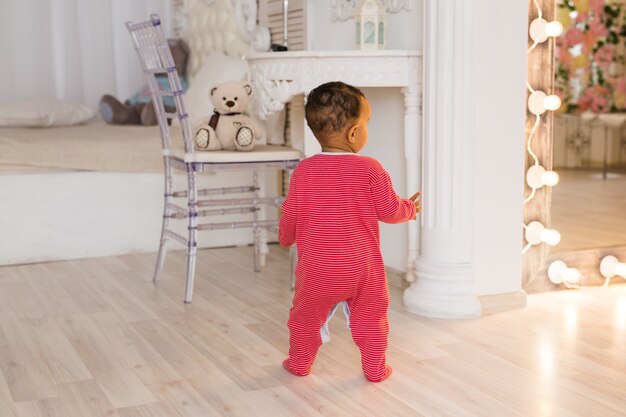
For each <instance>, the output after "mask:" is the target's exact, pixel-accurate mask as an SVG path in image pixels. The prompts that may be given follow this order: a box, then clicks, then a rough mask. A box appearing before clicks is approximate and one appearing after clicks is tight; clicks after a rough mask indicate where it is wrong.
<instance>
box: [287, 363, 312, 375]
mask: <svg viewBox="0 0 626 417" xmlns="http://www.w3.org/2000/svg"><path fill="white" fill-rule="evenodd" d="M283 368H285V369H286V370H287V372H289V373H290V374H293V375H295V376H307V375H308V374H310V373H311V370H310V369H309V370H308V371H307V372H306V373H298V372H296V371H295V370H294V369H292V368H291V366H289V359H285V360H284V361H283Z"/></svg>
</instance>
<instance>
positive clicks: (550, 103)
mask: <svg viewBox="0 0 626 417" xmlns="http://www.w3.org/2000/svg"><path fill="white" fill-rule="evenodd" d="M543 106H544V107H545V108H546V110H552V111H554V110H558V109H559V107H561V98H560V97H559V96H557V95H556V94H552V95H550V96H548V97H546V98H545V99H544V100H543Z"/></svg>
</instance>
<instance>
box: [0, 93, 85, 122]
mask: <svg viewBox="0 0 626 417" xmlns="http://www.w3.org/2000/svg"><path fill="white" fill-rule="evenodd" d="M95 114H96V111H95V109H92V108H91V107H89V106H87V105H84V104H80V103H72V102H69V101H66V100H59V99H53V98H32V99H27V100H20V101H15V102H11V103H5V104H3V105H0V126H2V127H47V126H71V125H77V124H81V123H84V122H86V121H87V120H89V119H91V118H93V117H94V115H95Z"/></svg>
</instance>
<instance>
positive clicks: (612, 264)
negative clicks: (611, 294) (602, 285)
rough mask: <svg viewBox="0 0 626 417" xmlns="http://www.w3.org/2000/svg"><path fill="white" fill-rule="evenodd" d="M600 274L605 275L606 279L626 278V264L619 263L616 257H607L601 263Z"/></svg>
mask: <svg viewBox="0 0 626 417" xmlns="http://www.w3.org/2000/svg"><path fill="white" fill-rule="evenodd" d="M600 273H601V274H602V275H604V277H605V278H612V277H615V276H620V277H622V278H626V264H625V263H624V262H620V261H618V260H617V258H616V257H615V256H612V255H609V256H605V257H604V258H602V261H601V262H600Z"/></svg>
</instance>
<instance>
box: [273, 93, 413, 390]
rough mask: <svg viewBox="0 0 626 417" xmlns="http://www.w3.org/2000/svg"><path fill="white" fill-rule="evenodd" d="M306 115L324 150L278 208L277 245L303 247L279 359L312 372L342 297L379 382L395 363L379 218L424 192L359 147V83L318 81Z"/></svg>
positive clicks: (395, 219)
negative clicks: (397, 184)
mask: <svg viewBox="0 0 626 417" xmlns="http://www.w3.org/2000/svg"><path fill="white" fill-rule="evenodd" d="M305 113H306V120H307V123H308V125H309V128H310V129H311V130H312V131H313V134H314V135H315V137H316V138H317V140H318V141H319V143H320V145H321V146H322V152H321V153H319V154H317V155H314V156H312V157H310V158H306V159H304V160H303V161H302V162H301V163H300V164H299V165H298V167H297V168H296V169H295V171H294V172H293V175H292V178H291V183H290V186H289V194H288V196H287V199H286V200H285V202H284V204H283V207H282V209H283V213H282V217H281V220H280V229H279V240H280V243H281V244H282V245H284V246H287V247H288V246H291V245H292V244H294V243H295V244H297V247H298V266H297V268H296V288H295V293H294V297H293V306H292V307H291V310H290V312H289V321H288V326H289V331H290V338H289V358H287V359H285V361H284V362H283V366H284V367H285V369H287V370H288V371H289V372H291V373H292V374H294V375H299V376H304V375H308V374H309V372H310V371H311V366H312V365H313V361H314V360H315V356H316V354H317V351H318V350H319V348H320V346H321V345H322V342H323V341H326V340H327V339H328V333H327V326H326V322H327V320H329V319H330V315H331V313H332V312H334V309H335V307H336V306H337V304H339V303H341V302H345V307H347V308H345V309H346V310H347V313H348V314H349V325H350V330H351V332H352V338H353V339H354V342H355V343H356V345H357V346H358V348H359V350H360V351H361V363H362V367H363V372H364V373H365V377H366V378H367V379H368V380H370V381H372V382H380V381H383V380H384V379H386V378H387V377H389V375H391V372H392V369H391V367H390V366H388V365H387V364H386V362H385V351H386V349H387V335H388V333H389V322H388V320H387V309H388V307H389V293H388V290H387V278H386V276H385V265H384V263H383V258H382V255H381V253H380V233H379V229H378V222H379V221H383V222H385V223H400V222H405V221H407V220H412V219H415V217H416V215H417V213H418V212H419V211H420V199H419V193H417V194H415V195H414V196H412V197H411V198H409V199H403V198H400V197H398V195H397V194H396V193H395V191H394V190H393V185H392V184H391V179H390V178H389V174H388V173H387V172H386V171H385V170H384V169H383V167H382V166H381V164H380V163H379V162H378V161H376V160H375V159H373V158H370V157H366V156H360V155H358V152H359V151H360V150H361V149H362V148H363V146H365V144H366V143H367V137H368V132H367V124H368V122H369V119H370V113H371V109H370V105H369V102H368V101H367V99H366V98H365V96H364V95H363V93H362V92H361V91H360V90H359V89H358V88H355V87H353V86H350V85H348V84H344V83H342V82H329V83H326V84H322V85H320V86H319V87H317V88H315V89H314V90H313V91H311V93H310V94H309V96H308V99H307V103H306V107H305Z"/></svg>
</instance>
